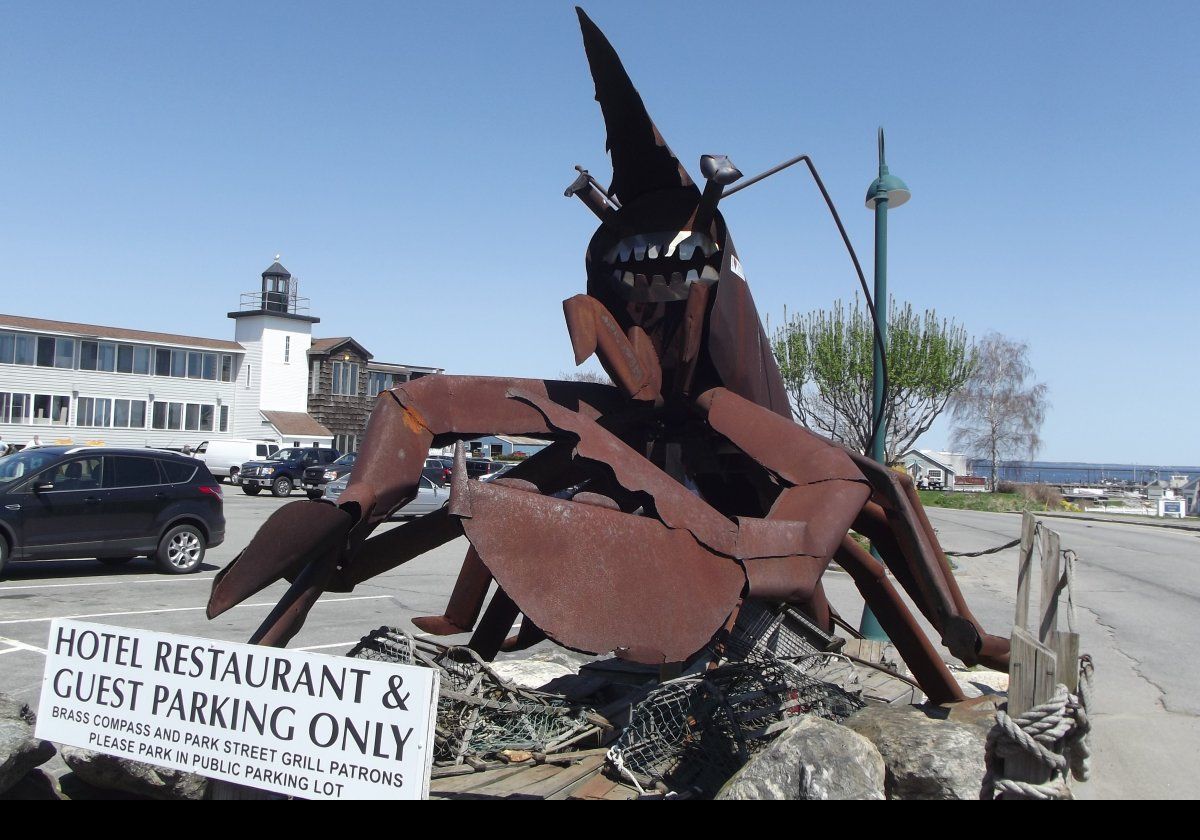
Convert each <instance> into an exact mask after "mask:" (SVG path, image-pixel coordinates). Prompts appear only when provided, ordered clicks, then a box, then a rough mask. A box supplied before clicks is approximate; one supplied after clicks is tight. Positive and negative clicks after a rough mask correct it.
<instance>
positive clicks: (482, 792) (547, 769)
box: [471, 764, 563, 797]
mask: <svg viewBox="0 0 1200 840" xmlns="http://www.w3.org/2000/svg"><path fill="white" fill-rule="evenodd" d="M562 769H563V768H561V767H558V766H556V765H554V764H537V765H534V766H533V767H529V766H528V765H523V766H522V767H521V771H520V772H517V773H513V774H512V775H509V776H505V777H504V778H503V779H499V780H497V781H495V782H490V783H488V784H485V785H482V786H480V787H476V788H471V793H473V794H478V795H479V796H488V797H505V796H508V795H509V794H513V793H516V792H517V791H519V790H521V789H522V788H525V787H528V786H529V785H531V784H533V783H534V782H540V781H541V780H543V779H548V778H549V777H551V776H554V775H556V774H558V773H560V772H562Z"/></svg>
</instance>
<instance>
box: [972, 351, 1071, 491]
mask: <svg viewBox="0 0 1200 840" xmlns="http://www.w3.org/2000/svg"><path fill="white" fill-rule="evenodd" d="M1046 394H1047V389H1046V386H1045V384H1043V383H1040V382H1038V383H1034V382H1033V368H1032V367H1031V366H1030V364H1029V345H1027V344H1025V343H1024V342H1022V341H1015V340H1013V339H1010V338H1006V337H1004V336H1003V335H1000V334H999V333H994V332H993V333H988V335H987V336H985V337H984V339H983V341H982V342H980V344H979V366H978V368H977V370H976V372H975V375H974V376H972V377H971V378H970V379H969V380H968V381H967V384H966V387H964V388H963V389H962V391H961V392H960V393H959V394H958V396H957V397H955V399H954V402H953V403H952V404H951V407H950V416H951V418H952V421H953V425H952V432H951V439H952V441H953V445H954V446H955V447H956V448H959V449H962V450H963V451H965V452H966V453H967V454H968V455H972V456H975V457H977V458H980V457H982V458H988V459H989V460H990V461H991V464H992V468H991V473H992V484H991V486H992V489H993V490H994V489H995V488H996V474H997V468H998V466H999V464H1001V463H1002V462H1004V461H1009V460H1013V459H1017V458H1024V459H1026V460H1030V459H1032V458H1033V457H1034V455H1036V454H1037V451H1038V449H1039V448H1040V447H1041V444H1042V441H1041V438H1040V437H1039V432H1040V431H1041V428H1042V421H1043V420H1045V418H1046V410H1047V408H1049V402H1048V400H1047V399H1046Z"/></svg>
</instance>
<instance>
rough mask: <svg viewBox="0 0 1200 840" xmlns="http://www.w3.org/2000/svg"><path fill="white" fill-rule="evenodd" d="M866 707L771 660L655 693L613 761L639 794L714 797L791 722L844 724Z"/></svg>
mask: <svg viewBox="0 0 1200 840" xmlns="http://www.w3.org/2000/svg"><path fill="white" fill-rule="evenodd" d="M816 658H817V659H819V658H820V657H816ZM801 661H802V662H804V661H809V660H808V659H802V660H801ZM864 705H865V704H864V703H863V701H861V700H860V699H858V698H856V697H854V696H853V695H851V694H848V693H847V692H845V691H843V690H842V689H840V688H838V687H837V686H835V685H831V684H829V683H825V682H822V681H821V680H818V679H815V678H813V677H810V676H808V675H807V674H805V673H804V671H803V670H802V669H801V668H800V667H798V666H797V665H795V664H793V663H791V662H788V661H785V660H782V659H778V658H775V657H773V656H771V655H770V654H764V655H761V656H756V657H754V658H753V659H748V660H746V661H741V662H729V663H727V664H725V665H722V666H720V667H718V668H715V669H713V670H711V671H708V672H707V673H705V674H704V675H702V676H696V677H683V678H680V679H676V680H672V681H670V682H667V683H663V684H662V685H660V686H659V687H658V688H656V689H654V690H653V691H651V692H650V693H649V694H648V695H647V696H646V697H645V699H644V700H642V701H641V702H640V703H638V704H637V705H636V706H634V707H633V709H632V710H631V712H630V716H629V724H628V726H626V728H625V729H624V731H623V732H622V733H621V735H620V737H619V738H618V739H617V742H616V743H615V744H614V745H613V747H612V748H611V749H610V750H609V753H608V760H609V763H610V764H611V765H612V766H614V767H615V768H616V769H617V770H618V771H620V772H621V773H622V774H623V775H624V776H626V777H628V778H629V779H630V780H631V781H632V782H633V783H634V784H635V785H637V786H638V787H639V788H647V787H654V786H657V785H662V786H665V787H666V788H667V789H668V790H671V791H675V792H679V793H686V794H689V795H692V796H697V797H711V796H713V795H714V794H716V792H717V791H718V790H719V789H720V787H721V785H723V784H724V783H725V781H726V780H728V779H729V777H730V776H732V775H733V774H734V773H735V772H736V771H737V770H738V769H739V768H740V767H742V765H744V764H745V763H746V761H748V760H749V759H750V757H751V756H752V755H754V754H755V753H757V752H759V751H760V750H762V749H763V748H765V747H766V745H767V744H768V743H769V742H770V740H771V739H772V738H773V737H774V736H775V735H776V734H778V733H779V732H780V731H782V730H783V729H784V728H786V726H787V725H788V723H790V721H791V719H792V718H795V717H798V716H800V715H816V716H818V717H822V718H825V719H826V720H831V721H835V722H838V723H840V722H842V721H844V720H845V719H846V718H848V717H849V716H850V715H852V714H853V713H854V712H856V711H858V710H859V709H861V708H862V707H863V706H864Z"/></svg>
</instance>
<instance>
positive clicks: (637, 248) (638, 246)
mask: <svg viewBox="0 0 1200 840" xmlns="http://www.w3.org/2000/svg"><path fill="white" fill-rule="evenodd" d="M633 258H634V259H635V260H637V261H638V262H641V261H642V260H644V259H646V241H645V240H644V239H643V238H642V237H640V236H639V237H637V241H636V242H635V243H634V246H633Z"/></svg>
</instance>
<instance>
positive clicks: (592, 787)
mask: <svg viewBox="0 0 1200 840" xmlns="http://www.w3.org/2000/svg"><path fill="white" fill-rule="evenodd" d="M620 786H621V784H620V782H614V781H613V780H612V779H609V778H607V777H606V776H593V777H592V778H590V779H588V780H587V781H585V782H584V783H583V784H582V785H580V786H579V787H577V788H575V789H574V790H573V791H571V793H570V794H569V795H568V796H567V798H568V799H603V798H604V797H605V795H606V794H607V793H608V792H609V791H611V790H612V789H613V788H615V787H620Z"/></svg>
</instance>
